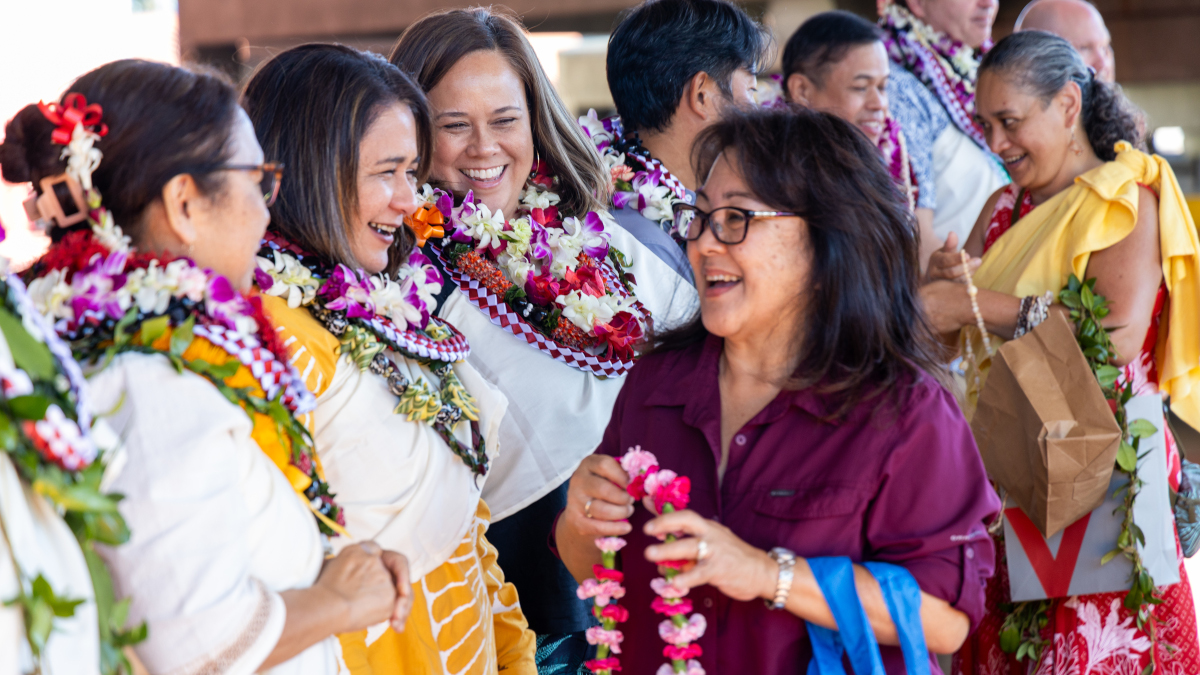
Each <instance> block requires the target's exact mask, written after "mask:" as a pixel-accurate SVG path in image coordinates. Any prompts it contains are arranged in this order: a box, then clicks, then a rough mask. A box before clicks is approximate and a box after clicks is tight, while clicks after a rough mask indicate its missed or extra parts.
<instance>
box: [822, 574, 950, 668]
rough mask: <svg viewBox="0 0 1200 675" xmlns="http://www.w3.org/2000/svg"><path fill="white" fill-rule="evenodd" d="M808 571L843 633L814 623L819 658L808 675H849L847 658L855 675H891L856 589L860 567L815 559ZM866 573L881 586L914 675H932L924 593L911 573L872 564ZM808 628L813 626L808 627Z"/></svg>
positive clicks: (907, 664)
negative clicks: (924, 623) (924, 625)
mask: <svg viewBox="0 0 1200 675" xmlns="http://www.w3.org/2000/svg"><path fill="white" fill-rule="evenodd" d="M808 565H809V567H810V568H811V569H812V572H813V576H814V577H816V580H817V585H818V586H820V588H821V593H822V594H823V595H824V596H825V601H826V602H828V603H829V608H830V610H832V612H833V618H834V620H835V621H837V625H838V630H836V631H833V630H829V629H828V628H823V627H821V626H817V625H815V624H812V623H808V624H807V625H808V635H809V638H810V639H811V641H812V650H813V658H812V661H810V662H809V664H808V675H846V670H845V668H843V667H842V655H843V654H845V655H846V657H847V658H848V659H849V661H850V667H851V668H852V669H853V670H854V675H886V671H884V669H883V659H882V658H881V657H880V655H879V643H878V642H876V641H875V633H874V631H872V630H871V623H870V621H869V620H868V619H867V613H866V611H864V610H863V606H862V603H861V602H860V601H859V599H858V590H857V589H856V588H855V586H854V566H853V564H852V563H851V562H850V559H849V558H809V559H808ZM863 567H865V568H867V570H868V571H869V572H870V573H871V574H872V576H874V577H875V580H876V581H878V582H879V587H880V588H881V589H882V590H883V597H884V600H885V601H886V602H887V607H888V614H890V615H891V617H892V623H894V624H895V625H896V633H897V634H898V635H899V636H900V650H901V651H902V652H903V653H904V665H905V667H906V670H907V671H908V675H930V670H929V652H928V650H927V649H926V648H925V631H924V629H923V628H922V627H921V588H920V587H919V586H918V585H917V580H916V579H914V578H913V576H912V575H911V574H909V572H908V570H906V569H904V568H903V567H899V566H897V565H890V564H887V563H879V562H867V563H863ZM806 623H807V622H806Z"/></svg>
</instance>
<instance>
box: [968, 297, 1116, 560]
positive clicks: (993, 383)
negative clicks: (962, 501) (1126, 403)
mask: <svg viewBox="0 0 1200 675" xmlns="http://www.w3.org/2000/svg"><path fill="white" fill-rule="evenodd" d="M971 430H972V431H973V432H974V434H975V442H976V443H978V445H979V452H980V454H982V455H983V463H984V466H985V467H987V471H988V475H989V476H990V477H991V478H992V480H994V481H996V482H997V483H998V484H999V485H1000V486H1001V487H1003V488H1004V489H1005V490H1006V491H1007V493H1008V497H1009V499H1011V501H1012V502H1013V503H1015V504H1016V505H1017V506H1019V507H1021V510H1023V511H1024V512H1025V513H1026V515H1028V516H1029V518H1030V520H1032V521H1033V523H1034V524H1035V525H1036V526H1037V528H1038V530H1040V531H1041V533H1042V534H1043V535H1044V536H1045V537H1047V538H1049V537H1052V536H1054V535H1055V534H1056V533H1057V532H1058V531H1059V530H1062V529H1063V528H1064V527H1066V526H1067V525H1070V524H1071V523H1073V522H1075V521H1076V520H1078V519H1079V518H1081V517H1083V516H1084V515H1085V514H1087V513H1089V512H1091V511H1092V510H1093V509H1095V508H1096V507H1098V506H1100V504H1101V503H1103V502H1104V498H1105V493H1106V491H1107V490H1108V484H1109V482H1110V480H1111V478H1112V472H1113V462H1114V461H1116V458H1117V449H1118V448H1119V447H1120V437H1121V428H1120V427H1119V426H1117V421H1116V419H1115V418H1114V417H1113V413H1112V409H1111V408H1109V407H1108V402H1107V401H1105V400H1104V394H1103V393H1102V392H1101V391H1100V384H1099V383H1097V382H1096V377H1095V376H1094V375H1093V374H1092V371H1091V369H1090V368H1089V367H1088V364H1087V361H1086V360H1085V359H1084V357H1083V352H1082V351H1080V349H1079V344H1078V343H1077V342H1076V341H1075V333H1074V330H1073V328H1072V326H1071V324H1070V322H1069V321H1068V320H1067V318H1066V317H1065V316H1063V315H1062V314H1060V313H1058V312H1051V313H1050V317H1049V318H1048V319H1046V320H1045V321H1044V322H1042V323H1041V325H1039V326H1038V327H1037V328H1034V329H1033V331H1031V332H1030V333H1028V334H1026V335H1025V336H1023V337H1021V338H1020V339H1018V340H1011V341H1009V342H1006V343H1005V344H1004V345H1003V346H1001V347H1000V349H999V350H997V351H996V353H995V354H993V355H992V367H991V370H990V372H989V373H988V378H987V382H985V383H984V387H983V391H982V392H980V395H979V405H978V407H977V408H976V411H975V416H974V417H973V418H972V419H971Z"/></svg>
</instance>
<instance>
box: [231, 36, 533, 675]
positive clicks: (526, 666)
mask: <svg viewBox="0 0 1200 675" xmlns="http://www.w3.org/2000/svg"><path fill="white" fill-rule="evenodd" d="M330 83H334V88H333V89H331V84H330ZM243 103H244V105H245V106H246V110H247V112H248V113H249V115H250V119H251V120H252V121H253V122H254V125H255V130H256V132H257V134H258V139H259V141H260V142H261V143H262V146H263V148H264V149H265V150H266V151H267V152H268V153H270V155H271V156H272V157H277V158H280V159H282V160H283V161H284V162H286V163H288V165H289V166H295V167H298V170H297V171H296V175H295V177H294V178H290V179H289V180H288V182H287V183H286V184H284V186H283V189H282V192H281V194H280V198H279V201H278V202H276V204H275V205H274V206H273V207H272V209H271V226H270V228H269V229H268V231H267V236H266V239H265V241H264V246H263V249H262V251H261V252H260V254H259V256H260V257H259V266H260V270H259V272H258V273H257V274H256V281H257V284H258V287H259V288H260V289H261V290H262V291H263V293H265V294H266V297H264V299H263V300H264V303H265V306H266V310H267V312H268V313H269V314H270V316H271V317H272V319H274V320H275V322H276V323H277V325H278V326H279V329H280V332H279V335H280V338H281V339H282V340H284V341H285V342H286V343H287V344H289V345H291V349H292V354H293V359H294V360H295V364H296V367H297V368H298V369H299V370H300V371H301V372H302V373H303V374H304V378H305V379H304V383H305V385H306V386H307V388H308V389H309V390H310V391H311V392H312V394H313V395H314V396H316V399H317V405H316V410H315V411H313V413H312V415H311V417H308V418H306V420H305V421H306V422H307V423H308V424H309V428H310V429H311V430H312V433H313V437H314V438H315V439H316V445H317V450H318V452H319V453H320V460H321V464H322V465H323V466H324V467H325V471H326V472H327V474H328V476H329V483H330V486H331V488H332V490H333V492H334V493H335V494H337V496H338V499H339V500H341V503H342V504H343V506H344V508H345V515H346V520H345V524H346V530H347V531H348V532H349V534H350V535H351V537H353V538H354V539H360V538H366V539H373V540H375V541H378V542H379V543H380V544H382V545H384V546H388V547H391V548H397V549H400V550H403V551H405V552H406V554H407V555H408V557H409V560H410V563H411V565H412V579H413V589H412V592H413V599H414V601H413V613H412V618H411V619H410V620H409V622H408V628H407V630H405V631H403V632H399V631H396V630H386V626H380V627H377V628H372V629H370V630H366V631H359V632H357V633H350V634H345V635H342V636H340V638H341V644H342V657H343V659H344V661H345V663H346V665H347V666H348V667H349V669H350V670H351V672H353V673H371V674H373V675H397V674H398V673H422V674H429V675H433V674H437V675H441V674H443V673H444V674H445V675H451V674H454V675H490V674H493V673H496V672H497V671H499V672H504V673H512V674H514V675H534V673H535V672H536V670H535V668H534V664H533V659H534V635H533V633H532V632H530V630H529V629H528V627H527V624H526V622H525V617H524V615H523V613H522V608H521V605H522V603H520V602H518V600H517V592H516V590H515V589H514V588H513V585H512V584H511V583H507V582H506V580H505V573H504V572H503V571H501V569H500V567H499V565H497V562H496V549H495V548H493V547H492V545H491V544H490V543H489V542H488V536H485V534H484V533H485V532H486V531H487V529H488V520H489V517H490V514H489V511H488V504H487V503H485V502H484V500H483V499H481V498H480V491H481V489H482V488H483V487H485V486H486V485H488V484H489V481H490V480H491V469H492V467H493V466H494V463H495V461H496V457H497V452H498V449H499V448H500V447H502V446H503V444H502V443H501V442H500V434H499V427H500V420H501V418H502V417H503V416H504V412H505V409H506V407H507V402H506V401H505V399H504V396H503V395H501V394H500V392H498V391H496V389H495V388H494V387H492V386H491V385H490V384H488V383H487V381H486V380H484V378H483V377H481V376H480V374H479V373H478V372H477V371H476V370H475V368H473V367H472V366H471V365H470V364H468V363H467V362H466V360H465V357H466V355H467V354H468V353H469V352H470V351H471V349H472V348H474V347H475V345H474V344H470V345H468V343H467V341H466V339H465V338H464V337H463V335H462V334H461V333H459V332H458V330H457V329H456V328H455V327H454V326H453V325H452V324H450V323H448V322H445V321H442V320H441V319H438V318H437V317H434V316H432V315H431V314H432V309H433V304H434V300H433V295H434V294H435V293H437V292H438V291H439V290H440V289H441V275H440V274H439V272H438V271H437V270H435V269H434V268H433V267H432V266H431V265H430V263H429V260H428V259H427V258H425V256H424V255H422V254H421V252H420V250H419V249H416V248H415V247H414V246H413V238H412V231H411V230H410V229H409V228H408V227H407V226H406V225H405V221H406V220H407V219H411V218H412V217H413V216H414V214H415V212H416V211H417V194H416V186H417V184H418V181H420V180H423V179H424V178H425V176H426V175H427V174H428V172H429V164H430V156H431V153H430V135H431V134H430V116H429V108H428V104H427V103H426V102H425V96H424V94H422V93H421V90H420V89H418V88H417V86H416V84H414V83H413V81H412V80H410V79H409V78H408V77H407V76H405V75H404V73H402V72H401V71H400V70H399V69H397V68H396V67H395V66H393V65H392V64H390V63H388V62H387V61H385V60H383V59H382V58H381V57H379V56H375V55H372V54H368V53H365V52H359V51H356V50H354V49H350V48H348V47H342V46H340V45H327V44H312V45H303V46H300V47H296V48H294V49H290V50H288V51H286V52H283V53H281V54H279V55H278V56H276V57H275V58H273V59H271V60H270V61H268V62H267V63H265V64H263V66H262V67H261V68H260V69H259V70H258V72H257V73H255V75H254V77H253V78H252V79H251V80H250V82H249V83H248V84H247V85H246V91H245V94H244V97H243ZM314 138H322V139H331V140H330V142H328V143H323V144H317V145H314V144H313V143H312V139H314ZM344 167H352V169H351V170H349V171H347V170H344ZM506 451H507V449H506ZM334 545H335V547H337V546H340V545H341V544H339V543H338V542H336V541H335V542H334Z"/></svg>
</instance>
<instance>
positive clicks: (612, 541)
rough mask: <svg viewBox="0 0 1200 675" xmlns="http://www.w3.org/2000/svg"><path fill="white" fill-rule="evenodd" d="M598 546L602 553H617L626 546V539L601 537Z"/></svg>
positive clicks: (597, 542) (597, 541)
mask: <svg viewBox="0 0 1200 675" xmlns="http://www.w3.org/2000/svg"><path fill="white" fill-rule="evenodd" d="M596 548H598V549H600V552H601V553H616V552H617V551H620V550H621V549H623V548H625V540H624V539H622V538H620V537H600V538H598V539H597V540H596Z"/></svg>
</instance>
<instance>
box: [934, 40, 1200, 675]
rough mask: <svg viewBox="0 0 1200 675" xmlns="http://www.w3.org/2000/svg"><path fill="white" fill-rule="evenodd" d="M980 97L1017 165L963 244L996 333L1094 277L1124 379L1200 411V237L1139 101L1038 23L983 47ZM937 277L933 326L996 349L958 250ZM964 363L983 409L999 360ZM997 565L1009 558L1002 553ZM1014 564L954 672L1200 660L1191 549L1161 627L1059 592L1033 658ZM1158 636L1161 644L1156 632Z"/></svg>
mask: <svg viewBox="0 0 1200 675" xmlns="http://www.w3.org/2000/svg"><path fill="white" fill-rule="evenodd" d="M976 104H977V108H978V119H979V122H980V124H981V126H982V128H983V129H984V131H985V133H986V134H987V140H988V143H989V144H990V145H991V148H992V150H993V151H994V152H995V153H996V154H997V155H998V156H999V157H1001V158H1002V159H1003V160H1004V162H1005V164H1006V165H1007V166H1008V167H1009V169H1008V170H1009V172H1010V173H1011V174H1012V178H1013V183H1012V184H1011V185H1009V186H1007V187H1004V188H1001V189H1000V190H997V191H996V192H995V193H994V194H993V195H992V196H991V198H990V199H989V200H988V202H987V204H986V205H985V206H984V209H983V211H982V212H980V214H979V218H978V220H977V221H976V223H975V229H974V230H973V231H972V232H971V236H970V238H969V239H968V240H967V244H966V247H965V250H966V252H967V253H969V254H970V255H971V256H972V257H974V258H976V259H975V260H973V261H972V263H971V264H973V265H978V270H977V271H976V273H975V275H974V282H975V284H976V285H977V286H978V294H977V297H976V304H977V305H978V315H979V316H980V317H982V322H983V324H984V327H986V329H987V331H988V339H989V341H990V342H991V344H993V345H994V344H996V343H998V342H1002V341H1004V340H1008V339H1017V338H1019V337H1021V335H1022V334H1023V333H1025V332H1026V331H1027V330H1029V329H1032V327H1033V326H1034V325H1036V323H1037V319H1038V318H1039V317H1043V316H1045V314H1046V313H1047V312H1060V313H1062V314H1064V315H1065V314H1066V313H1067V311H1068V310H1067V308H1066V307H1064V306H1063V305H1061V304H1057V303H1055V304H1051V302H1052V299H1053V298H1056V297H1057V294H1058V292H1059V291H1060V290H1062V288H1063V287H1064V286H1066V285H1067V282H1068V279H1069V278H1070V277H1071V275H1074V276H1077V277H1078V278H1080V279H1085V280H1086V279H1087V278H1089V277H1090V278H1092V279H1093V280H1094V281H1095V286H1094V290H1095V292H1096V294H1097V295H1098V296H1099V295H1102V296H1104V297H1105V298H1107V299H1108V303H1109V304H1108V307H1109V313H1108V314H1107V316H1106V317H1105V319H1104V320H1103V325H1104V326H1105V327H1106V328H1107V329H1108V332H1109V335H1110V336H1111V339H1112V343H1113V345H1114V346H1115V348H1116V350H1115V352H1116V353H1115V354H1113V356H1112V358H1111V363H1112V365H1115V366H1118V367H1120V369H1121V370H1120V373H1121V374H1120V377H1119V380H1118V382H1120V383H1121V384H1122V386H1123V385H1124V384H1128V385H1129V386H1130V388H1131V390H1132V393H1133V395H1135V396H1140V395H1149V396H1159V397H1162V396H1166V395H1170V403H1171V409H1172V410H1173V411H1175V413H1176V414H1178V415H1179V416H1180V417H1181V418H1183V419H1184V420H1185V421H1186V422H1187V423H1188V424H1191V425H1193V426H1196V425H1200V396H1197V393H1196V392H1198V391H1200V389H1198V388H1197V384H1200V382H1198V381H1197V377H1196V375H1195V373H1196V362H1197V357H1196V352H1195V351H1194V350H1179V349H1176V348H1174V347H1169V346H1168V345H1183V344H1189V345H1195V344H1200V335H1198V333H1197V326H1198V325H1200V321H1198V320H1197V319H1196V316H1197V315H1196V312H1197V309H1198V308H1197V305H1198V304H1200V300H1198V299H1200V281H1197V272H1196V271H1195V270H1197V269H1200V257H1198V256H1197V253H1198V252H1200V241H1197V239H1196V233H1195V224H1194V223H1193V222H1192V220H1191V217H1190V215H1189V214H1188V212H1187V209H1186V205H1185V204H1184V202H1183V198H1182V194H1181V193H1180V192H1179V186H1178V184H1177V183H1176V181H1175V175H1174V174H1173V173H1172V171H1171V168H1170V166H1169V165H1168V164H1167V163H1166V161H1164V160H1162V159H1161V158H1158V157H1153V156H1150V155H1147V154H1145V153H1143V152H1141V151H1140V150H1138V149H1136V147H1135V146H1139V145H1141V141H1142V139H1141V130H1142V128H1143V125H1142V122H1141V119H1140V115H1141V113H1140V111H1138V110H1137V109H1136V108H1134V107H1133V106H1132V105H1131V104H1130V103H1129V102H1128V101H1127V100H1126V99H1125V97H1124V95H1123V94H1122V93H1121V91H1120V89H1119V88H1117V87H1115V86H1114V85H1110V84H1107V83H1105V82H1103V81H1102V80H1100V79H1099V78H1097V77H1096V74H1095V71H1092V70H1090V69H1089V68H1088V66H1087V65H1085V64H1084V62H1083V59H1082V58H1081V57H1080V55H1079V53H1078V52H1077V51H1076V50H1075V49H1074V48H1073V47H1072V46H1071V45H1070V43H1068V42H1067V41H1066V40H1063V39H1062V38H1060V37H1056V36H1054V35H1051V34H1049V33H1043V32H1041V31H1023V32H1020V33H1015V34H1013V35H1010V36H1009V37H1006V38H1004V39H1003V40H1001V41H1000V42H999V43H998V44H997V45H996V47H995V48H994V49H993V50H992V51H991V52H989V53H988V55H987V56H986V57H984V59H983V62H982V64H981V65H980V71H979V90H978V93H977V98H976ZM980 257H982V260H979V258H980ZM930 277H931V278H932V281H930V282H929V283H927V284H926V285H925V286H923V287H922V289H921V295H922V299H923V301H924V304H925V307H926V310H927V312H928V313H929V316H930V318H931V320H932V322H933V323H934V324H935V327H936V329H937V330H939V331H940V332H943V333H948V334H949V336H948V337H951V338H954V337H957V338H958V341H959V344H960V345H964V346H969V347H970V349H971V350H973V353H975V354H983V353H984V348H983V346H982V343H981V341H982V339H983V338H982V334H981V333H980V332H979V331H978V330H976V328H975V325H976V312H975V311H973V310H972V307H971V299H970V297H969V295H968V292H967V287H966V284H964V283H961V282H962V281H964V278H963V277H962V258H961V254H959V253H958V252H954V253H951V252H949V251H939V252H938V253H935V254H934V257H933V260H931V262H930ZM1047 296H1049V297H1047ZM965 327H966V328H965ZM965 353H967V354H969V353H972V352H965ZM964 362H965V363H966V365H967V366H968V373H967V377H966V382H967V396H966V398H967V401H966V406H965V408H966V409H967V410H968V414H970V412H971V411H972V410H973V408H974V402H975V400H976V397H977V396H978V394H979V392H980V390H981V389H982V388H983V387H986V386H987V374H988V370H989V367H988V361H987V360H983V361H981V362H980V363H979V364H976V363H975V359H971V358H967V359H964ZM1166 438H1167V442H1168V444H1169V448H1170V449H1169V451H1168V452H1167V462H1168V467H1167V475H1168V476H1169V479H1168V480H1169V482H1170V483H1171V487H1172V489H1174V488H1175V487H1176V486H1177V485H1178V482H1179V472H1180V465H1179V453H1177V452H1176V451H1175V449H1174V439H1173V437H1172V435H1171V433H1170V432H1169V430H1168V432H1167V434H1166ZM1159 475H1162V474H1159ZM1162 487H1163V486H1161V485H1160V486H1159V488H1160V489H1161V488H1162ZM1146 489H1149V487H1147V488H1146ZM1164 491H1165V490H1164ZM1163 507H1164V508H1166V509H1168V510H1169V508H1170V507H1168V506H1166V505H1165V504H1164V505H1163ZM1148 508H1153V507H1148ZM1000 565H1001V570H1002V572H1003V571H1004V570H1005V569H1006V567H1007V566H1006V564H1005V562H1004V560H1003V559H1002V560H1001V563H1000ZM1007 578H1008V577H1007V574H1006V573H1001V574H997V575H996V578H995V579H993V581H992V583H991V584H989V587H988V613H987V615H986V616H985V618H984V623H983V625H982V627H981V630H980V631H979V632H978V633H977V634H976V635H975V636H973V637H972V639H971V642H970V643H968V645H967V648H965V649H964V650H963V652H962V658H961V659H960V660H959V664H960V666H957V667H956V672H958V671H959V670H961V671H962V672H967V673H970V672H978V671H979V670H981V669H990V668H994V667H996V666H995V665H994V664H1004V665H1005V666H1011V667H1012V668H1014V669H1016V668H1021V669H1025V670H1029V669H1031V668H1032V669H1039V668H1044V667H1046V664H1050V663H1053V664H1062V663H1073V664H1079V668H1081V669H1086V670H1095V671H1099V670H1102V669H1106V668H1110V669H1116V670H1120V671H1122V672H1140V671H1142V670H1144V669H1147V668H1150V667H1151V665H1152V664H1153V666H1154V667H1155V668H1157V669H1159V670H1161V671H1163V672H1170V671H1175V672H1187V673H1191V672H1198V671H1200V644H1198V643H1197V637H1196V628H1195V623H1194V621H1195V610H1194V606H1193V600H1192V593H1191V590H1190V588H1189V581H1188V578H1187V573H1186V570H1185V569H1184V567H1183V558H1182V556H1181V557H1180V558H1179V578H1180V581H1179V583H1176V584H1172V585H1170V586H1164V587H1161V588H1160V589H1159V592H1160V594H1161V595H1160V599H1161V600H1162V604H1160V605H1157V606H1156V608H1155V609H1154V611H1153V615H1154V621H1155V624H1156V626H1157V628H1155V629H1148V632H1144V631H1142V630H1141V629H1135V628H1134V627H1133V625H1134V620H1135V613H1134V612H1130V610H1128V609H1126V608H1125V607H1124V606H1122V605H1121V599H1122V598H1123V597H1124V593H1123V592H1121V593H1105V594H1093V595H1080V596H1077V597H1072V598H1071V599H1070V601H1067V600H1066V599H1065V598H1057V599H1054V600H1051V601H1049V602H1048V604H1047V606H1046V610H1045V611H1046V612H1047V614H1046V616H1049V617H1053V618H1052V619H1051V620H1050V621H1048V622H1043V624H1042V626H1041V628H1040V631H1038V632H1037V633H1035V634H1033V635H1032V636H1031V639H1035V640H1041V641H1043V642H1042V644H1044V645H1045V647H1044V649H1042V650H1041V656H1040V659H1041V663H1040V664H1038V663H1034V664H1031V665H1030V666H1028V667H1027V666H1025V665H1020V664H1018V662H1017V660H1016V659H1015V658H1013V657H1012V656H1010V655H1007V654H1005V653H1004V652H1003V650H1002V649H1001V647H1000V641H999V639H998V635H999V634H1000V630H1001V626H1004V625H1011V624H1009V621H1011V620H1012V619H1011V618H1010V617H1015V616H1016V613H1015V612H1014V613H1013V614H1009V612H1008V611H1007V610H1006V609H1005V608H1006V607H1008V604H1007V603H1008V601H1009V593H1008V587H1007ZM1099 612H1111V614H1110V615H1109V616H1110V618H1109V619H1107V621H1108V622H1110V625H1117V624H1118V623H1119V622H1120V623H1121V625H1124V626H1130V634H1129V637H1128V642H1127V644H1130V645H1134V646H1132V647H1131V648H1130V649H1128V650H1126V651H1125V652H1123V653H1122V654H1121V655H1120V656H1119V657H1118V658H1116V659H1114V660H1112V661H1109V660H1108V659H1109V658H1110V653H1109V652H1107V651H1105V650H1102V649H1097V648H1095V645H1093V644H1092V643H1090V642H1088V639H1087V636H1088V634H1089V631H1090V630H1091V625H1092V624H1091V623H1090V617H1091V616H1093V613H1099ZM1034 630H1037V629H1034ZM1147 638H1149V639H1147ZM1155 639H1156V640H1157V641H1158V642H1157V645H1158V646H1152V645H1151V641H1152V640H1155ZM1025 640H1026V636H1025V635H1023V636H1022V641H1023V642H1024V641H1025ZM1164 643H1165V644H1171V645H1173V648H1171V649H1164V648H1163V647H1162V646H1161V645H1163V644H1164ZM1141 644H1144V645H1145V646H1138V645H1141ZM1101 662H1103V663H1104V665H1103V666H1101V665H1100V664H1101ZM985 664H986V665H985Z"/></svg>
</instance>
